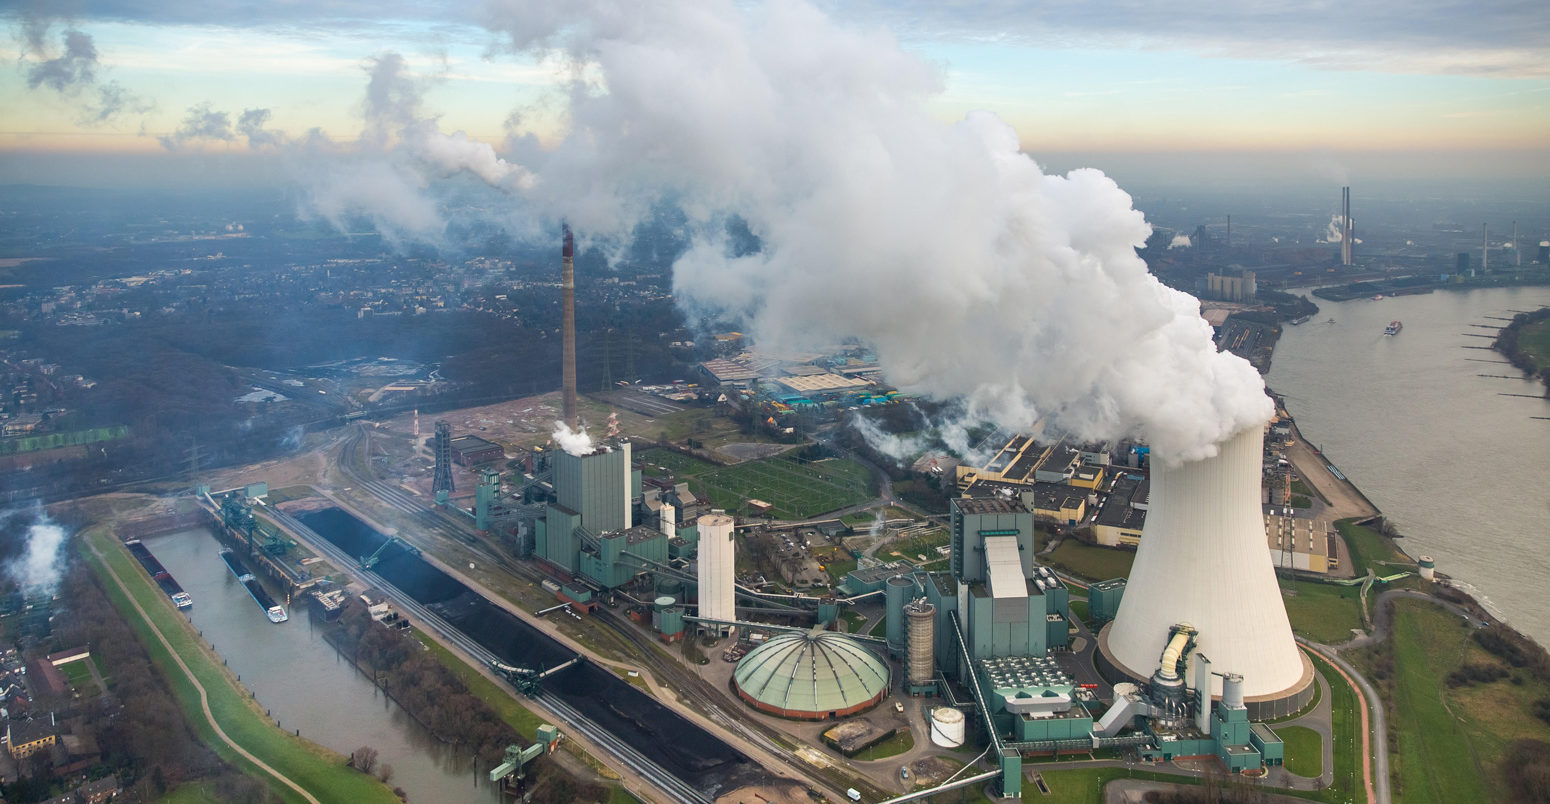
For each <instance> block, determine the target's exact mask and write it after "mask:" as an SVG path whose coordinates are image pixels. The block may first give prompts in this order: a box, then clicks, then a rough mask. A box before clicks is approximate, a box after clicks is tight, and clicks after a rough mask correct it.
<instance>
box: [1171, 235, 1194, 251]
mask: <svg viewBox="0 0 1550 804" xmlns="http://www.w3.org/2000/svg"><path fill="white" fill-rule="evenodd" d="M1193 245H1194V243H1191V242H1189V235H1174V236H1173V240H1171V241H1169V243H1168V249H1169V250H1170V251H1171V250H1173V249H1176V248H1189V247H1190V246H1193Z"/></svg>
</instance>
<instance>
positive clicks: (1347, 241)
mask: <svg viewBox="0 0 1550 804" xmlns="http://www.w3.org/2000/svg"><path fill="white" fill-rule="evenodd" d="M1354 239H1356V227H1354V226H1352V225H1351V188H1350V187H1341V188H1340V264H1341V265H1350V264H1351V241H1352V240H1354Z"/></svg>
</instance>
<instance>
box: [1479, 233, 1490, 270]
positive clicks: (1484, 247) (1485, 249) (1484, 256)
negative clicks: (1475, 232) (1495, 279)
mask: <svg viewBox="0 0 1550 804" xmlns="http://www.w3.org/2000/svg"><path fill="white" fill-rule="evenodd" d="M1490 259H1491V230H1490V229H1489V228H1488V227H1487V226H1486V225H1485V224H1483V223H1482V224H1480V273H1482V274H1483V273H1486V272H1488V271H1490V270H1491V266H1490V264H1489V261H1490Z"/></svg>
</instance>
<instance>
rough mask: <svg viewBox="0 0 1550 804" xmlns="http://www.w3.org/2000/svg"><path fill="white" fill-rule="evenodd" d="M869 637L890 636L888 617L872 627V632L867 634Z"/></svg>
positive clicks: (882, 618)
mask: <svg viewBox="0 0 1550 804" xmlns="http://www.w3.org/2000/svg"><path fill="white" fill-rule="evenodd" d="M867 636H875V637H885V636H888V618H887V617H881V618H879V619H878V621H877V624H876V625H874V626H872V630H871V631H868V632H867Z"/></svg>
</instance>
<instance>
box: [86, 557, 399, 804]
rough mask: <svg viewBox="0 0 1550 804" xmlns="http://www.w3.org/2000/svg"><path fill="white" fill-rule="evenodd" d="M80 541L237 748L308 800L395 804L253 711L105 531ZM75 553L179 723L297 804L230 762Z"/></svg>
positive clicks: (175, 675)
mask: <svg viewBox="0 0 1550 804" xmlns="http://www.w3.org/2000/svg"><path fill="white" fill-rule="evenodd" d="M84 538H87V539H90V540H91V543H92V544H93V545H95V546H96V547H97V549H98V550H99V551H101V552H102V554H103V560H105V561H106V562H107V566H108V567H111V568H112V570H113V572H114V573H116V574H117V575H118V577H119V578H120V579H121V580H123V582H124V584H125V585H126V586H127V587H128V588H129V590H130V593H131V594H132V595H133V596H134V600H135V601H136V602H138V603H139V604H140V606H141V607H142V608H144V609H145V611H146V614H147V615H148V616H149V618H150V620H151V621H152V622H154V623H155V625H156V628H157V629H158V630H160V631H161V633H162V635H163V636H165V637H166V639H167V642H168V643H170V644H171V645H172V647H173V650H175V651H177V654H178V656H180V657H181V658H182V659H183V661H184V663H186V664H187V665H188V668H189V670H190V671H191V672H192V673H193V674H194V676H195V678H197V679H198V680H199V683H200V684H201V685H202V686H203V687H204V689H205V693H206V695H207V696H208V700H209V705H210V711H211V713H212V714H213V715H214V717H215V719H216V721H217V722H218V723H220V725H221V729H222V730H223V731H224V732H225V733H226V735H227V736H228V737H230V738H231V739H232V740H233V741H235V742H236V743H237V744H238V745H241V746H242V747H243V748H245V749H246V750H248V751H249V752H251V753H253V754H254V755H255V756H257V757H258V758H259V759H261V760H263V761H264V762H266V763H268V764H269V766H270V767H273V768H274V769H275V770H276V771H278V772H279V773H281V774H283V775H285V776H286V777H288V778H290V779H291V780H292V781H294V782H296V783H297V784H299V785H301V786H302V787H303V788H305V789H306V790H308V791H309V792H311V793H312V794H313V795H314V796H317V798H318V799H319V800H321V801H325V802H329V801H351V802H357V801H359V802H372V801H380V802H384V803H387V802H395V801H397V800H398V799H397V797H396V796H394V795H393V793H392V790H391V789H389V788H388V787H387V786H386V785H383V784H382V783H380V782H378V781H377V780H376V779H375V778H374V777H371V776H368V775H366V774H363V773H359V772H357V771H354V770H351V769H350V768H348V767H346V766H345V764H344V763H345V761H346V758H345V757H343V756H340V755H339V754H337V753H335V752H333V751H331V750H329V749H327V748H324V747H323V746H320V745H317V744H316V743H313V742H311V741H308V740H305V739H302V738H299V737H296V736H294V735H292V734H288V733H286V732H284V731H281V730H280V729H279V728H277V727H276V726H275V724H273V723H271V722H270V721H269V719H268V718H267V717H265V715H264V714H263V712H261V711H260V710H259V709H258V705H257V704H256V703H255V702H254V701H253V700H252V698H251V697H250V695H249V693H248V692H247V691H246V690H244V689H241V688H239V687H238V686H237V682H236V680H235V678H234V677H233V676H232V675H231V673H230V671H228V670H227V669H226V668H225V666H224V665H220V664H217V663H216V658H215V655H214V654H213V653H212V652H209V651H207V650H206V649H205V648H204V647H203V645H202V644H201V642H200V639H199V637H198V636H197V635H196V634H195V633H194V632H193V628H192V626H190V625H189V624H188V622H187V621H186V620H184V619H183V618H182V616H180V615H179V614H178V613H177V611H176V609H173V608H172V604H171V602H170V601H168V600H167V598H166V595H165V594H163V593H162V591H161V590H160V589H159V588H157V587H156V586H154V585H152V583H151V581H150V579H149V578H148V577H146V575H145V574H144V572H143V571H142V570H141V569H140V566H139V564H138V563H136V562H135V561H134V560H133V559H132V558H131V557H130V556H129V554H128V552H127V551H126V550H125V549H124V547H123V545H122V544H120V543H119V542H118V541H117V540H116V539H113V538H112V537H111V536H109V535H108V534H107V533H106V532H105V531H101V530H99V531H96V532H90V533H88V534H87V535H86V536H85V537H84ZM80 548H81V549H80V552H81V553H82V555H83V556H84V557H85V558H86V560H87V561H88V562H89V563H90V564H91V566H92V568H93V570H94V571H96V572H98V574H99V577H101V579H102V581H103V583H102V586H103V589H104V590H105V591H106V592H107V593H108V596H109V599H111V600H112V601H113V604H114V606H115V607H116V608H118V610H119V611H120V612H121V613H122V614H123V615H124V617H125V619H126V620H127V621H128V622H129V623H130V625H131V626H132V627H133V628H134V629H135V632H136V634H137V635H138V636H139V638H140V641H141V643H142V644H143V645H144V646H145V648H146V652H147V653H148V654H149V655H150V657H151V660H152V662H153V663H155V664H156V666H157V668H158V669H159V670H160V671H161V673H162V676H163V677H164V678H165V679H166V680H167V682H168V686H169V687H170V688H171V690H172V692H173V695H175V696H176V697H177V699H178V703H179V704H180V705H181V706H182V707H183V711H184V715H185V717H186V718H187V719H188V721H189V723H190V724H192V725H193V726H194V728H195V730H196V731H197V732H198V733H199V735H200V737H201V738H202V740H203V742H204V743H205V744H206V745H208V746H210V747H211V748H212V749H214V750H215V751H216V752H217V753H218V754H220V755H221V757H222V758H223V759H225V760H227V761H228V762H230V763H232V764H233V765H235V766H237V767H238V768H240V769H241V770H242V771H243V772H244V773H247V774H249V775H252V776H253V777H255V778H258V779H262V780H263V781H264V782H265V783H266V784H268V785H269V786H270V788H271V789H272V790H273V791H274V792H275V793H277V794H278V795H279V796H281V798H283V799H284V800H285V801H294V802H303V801H305V799H303V798H302V797H301V796H300V795H298V794H297V793H296V792H295V791H294V790H292V789H291V788H290V787H288V786H286V785H284V784H283V783H281V782H279V781H278V780H276V779H275V778H274V777H273V776H271V775H270V774H268V773H267V772H265V771H263V770H261V769H259V768H258V767H256V766H254V765H253V764H251V763H250V762H248V761H247V760H246V759H244V758H243V757H242V756H241V755H239V754H237V753H236V752H235V751H233V750H232V749H231V747H230V746H228V745H227V744H226V743H225V742H224V741H222V740H221V739H220V738H219V737H218V736H216V734H215V730H214V729H212V728H211V727H210V724H209V723H208V721H206V719H205V716H204V712H203V710H202V709H201V708H200V705H199V691H198V689H196V688H195V687H194V685H193V683H192V682H190V681H189V679H188V677H187V676H186V675H185V674H184V673H183V670H182V668H180V667H179V666H178V665H177V662H176V661H174V659H173V658H172V655H171V653H169V652H168V651H167V649H166V647H165V646H164V645H162V643H161V640H160V639H157V637H156V635H155V633H153V632H152V631H151V628H150V626H149V625H148V624H147V623H146V621H145V620H144V619H142V618H141V617H140V615H139V612H137V611H135V609H134V606H133V605H131V604H130V602H129V599H128V598H126V597H125V596H124V594H123V590H121V589H120V588H119V586H118V584H116V583H114V582H113V579H112V578H111V577H109V576H108V575H107V572H106V567H104V566H103V564H102V563H101V561H99V559H98V558H97V556H96V555H93V554H92V553H91V551H90V550H89V549H86V545H85V544H84V542H83V543H81V545H80Z"/></svg>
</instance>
